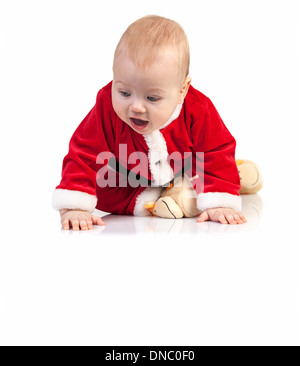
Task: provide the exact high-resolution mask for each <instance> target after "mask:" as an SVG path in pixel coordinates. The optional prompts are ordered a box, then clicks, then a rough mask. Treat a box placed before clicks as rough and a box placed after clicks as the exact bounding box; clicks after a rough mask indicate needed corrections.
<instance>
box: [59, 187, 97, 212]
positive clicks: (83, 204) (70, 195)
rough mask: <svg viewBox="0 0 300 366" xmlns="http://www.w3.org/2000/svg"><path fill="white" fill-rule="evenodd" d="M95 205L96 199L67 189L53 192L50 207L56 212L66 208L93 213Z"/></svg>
mask: <svg viewBox="0 0 300 366" xmlns="http://www.w3.org/2000/svg"><path fill="white" fill-rule="evenodd" d="M96 204H97V197H96V196H93V195H91V194H88V193H85V192H80V191H72V190H68V189H56V190H55V191H54V192H53V197H52V206H53V208H55V209H56V210H61V209H63V208H68V209H70V210H74V209H79V210H84V211H89V212H93V211H94V209H95V207H96Z"/></svg>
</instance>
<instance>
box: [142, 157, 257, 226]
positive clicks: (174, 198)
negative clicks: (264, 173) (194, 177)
mask: <svg viewBox="0 0 300 366" xmlns="http://www.w3.org/2000/svg"><path fill="white" fill-rule="evenodd" d="M236 164H237V167H238V171H239V175H240V181H241V190H240V194H253V193H257V192H258V191H259V190H260V189H261V187H262V177H261V172H260V169H259V167H258V166H257V165H256V164H255V163H253V162H251V161H250V160H236ZM145 208H147V209H149V210H150V212H151V213H152V215H153V216H159V217H163V218H167V219H180V218H182V217H195V216H198V215H199V214H200V211H199V210H198V208H197V194H196V192H195V190H194V188H193V186H192V184H191V181H190V179H189V178H188V177H186V176H183V177H177V178H175V179H174V181H173V182H172V183H171V184H170V186H169V187H168V188H166V189H165V190H164V191H163V193H162V195H161V196H160V197H159V198H158V199H157V200H156V201H151V202H147V203H146V204H145Z"/></svg>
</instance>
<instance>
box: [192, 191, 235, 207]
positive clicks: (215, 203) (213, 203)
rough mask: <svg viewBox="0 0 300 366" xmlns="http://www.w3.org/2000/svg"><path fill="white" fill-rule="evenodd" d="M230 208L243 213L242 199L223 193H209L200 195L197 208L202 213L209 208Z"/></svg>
mask: <svg viewBox="0 0 300 366" xmlns="http://www.w3.org/2000/svg"><path fill="white" fill-rule="evenodd" d="M216 207H228V208H233V209H234V210H236V211H238V212H241V211H242V199H241V197H240V196H236V195H234V194H230V193H223V192H209V193H200V194H199V195H198V197H197V208H198V209H199V210H200V211H205V210H207V209H208V208H216Z"/></svg>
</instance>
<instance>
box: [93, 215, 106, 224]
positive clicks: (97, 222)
mask: <svg viewBox="0 0 300 366" xmlns="http://www.w3.org/2000/svg"><path fill="white" fill-rule="evenodd" d="M92 222H93V224H94V225H105V222H104V221H103V220H102V219H101V217H99V216H92Z"/></svg>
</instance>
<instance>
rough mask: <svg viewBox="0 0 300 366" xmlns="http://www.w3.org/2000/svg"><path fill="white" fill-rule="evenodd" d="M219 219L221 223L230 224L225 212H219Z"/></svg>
mask: <svg viewBox="0 0 300 366" xmlns="http://www.w3.org/2000/svg"><path fill="white" fill-rule="evenodd" d="M218 221H219V222H220V223H221V224H228V221H227V220H226V218H225V216H224V214H219V216H218Z"/></svg>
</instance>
